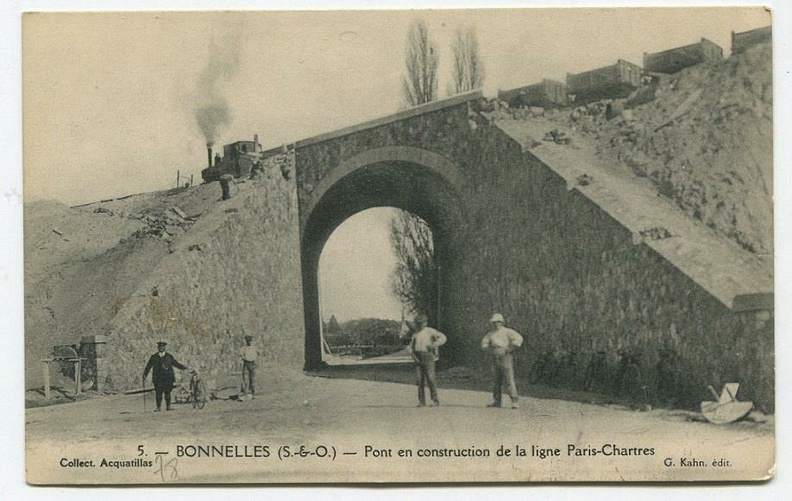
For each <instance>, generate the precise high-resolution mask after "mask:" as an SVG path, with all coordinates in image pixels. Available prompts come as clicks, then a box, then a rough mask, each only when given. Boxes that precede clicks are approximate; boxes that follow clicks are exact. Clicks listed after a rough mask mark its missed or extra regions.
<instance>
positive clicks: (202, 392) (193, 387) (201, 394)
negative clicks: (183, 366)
mask: <svg viewBox="0 0 792 501" xmlns="http://www.w3.org/2000/svg"><path fill="white" fill-rule="evenodd" d="M207 398H208V393H207V391H206V385H205V384H204V382H203V379H201V377H200V376H199V375H198V372H196V371H195V370H194V369H191V370H190V401H191V402H192V406H193V409H203V408H204V406H205V405H206V400H207Z"/></svg>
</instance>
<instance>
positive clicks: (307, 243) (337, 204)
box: [301, 146, 464, 369]
mask: <svg viewBox="0 0 792 501" xmlns="http://www.w3.org/2000/svg"><path fill="white" fill-rule="evenodd" d="M460 182H461V173H460V170H459V168H458V167H457V166H456V165H455V164H454V163H453V162H451V161H449V160H448V159H447V158H445V157H443V156H441V155H438V154H437V153H434V152H431V151H428V150H424V149H420V148H414V147H408V146H394V147H384V148H377V149H373V150H368V151H365V152H363V153H360V154H359V155H356V156H354V157H351V158H349V159H347V160H345V161H343V162H341V163H340V164H339V165H338V166H336V167H334V168H333V169H332V170H331V171H330V172H328V173H327V175H325V176H324V178H323V179H322V180H320V182H319V183H318V184H317V185H316V186H315V187H314V189H313V190H312V191H311V194H310V195H311V196H310V200H305V202H304V204H303V207H304V210H303V214H304V216H303V217H302V218H301V219H302V221H303V224H302V225H301V229H302V231H301V257H302V277H303V307H304V309H305V366H306V369H312V368H316V367H318V366H320V365H321V340H320V328H321V326H320V324H321V316H320V311H319V290H318V289H319V285H318V272H319V269H318V268H319V257H320V255H321V252H322V249H323V248H324V245H325V243H326V242H327V239H328V238H329V237H330V235H331V234H332V233H333V231H334V230H335V229H336V228H337V227H338V226H339V225H340V224H341V223H343V222H344V221H345V220H346V219H348V218H349V217H350V216H352V215H354V214H356V213H358V212H360V211H363V210H366V209H369V208H373V207H395V208H398V209H402V210H407V211H410V212H412V213H414V214H416V215H418V216H419V217H421V218H422V219H424V220H425V221H426V222H427V223H428V224H429V225H430V226H431V227H432V232H433V235H434V237H435V243H436V254H437V259H438V263H439V265H440V267H441V270H442V269H443V268H444V267H447V266H453V265H454V260H453V259H452V258H451V256H452V255H453V254H454V253H455V251H454V249H455V248H456V247H457V242H458V241H459V236H458V233H459V228H461V227H462V220H463V219H464V209H463V206H462V203H461V198H460V196H459V186H460ZM442 276H443V275H442V273H441V278H440V282H441V283H440V285H439V289H440V290H439V293H440V294H441V299H440V300H439V301H438V303H440V304H439V311H438V312H436V314H435V318H434V321H435V322H436V323H437V322H439V321H440V320H441V318H440V317H441V315H440V312H441V311H442V310H443V304H442V290H443V287H444V285H443V283H442ZM430 316H431V314H430Z"/></svg>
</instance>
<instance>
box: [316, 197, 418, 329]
mask: <svg viewBox="0 0 792 501" xmlns="http://www.w3.org/2000/svg"><path fill="white" fill-rule="evenodd" d="M397 212H398V209H394V208H391V207H376V208H374V209H368V210H364V211H362V212H358V213H357V214H355V215H354V216H352V217H350V218H349V219H347V220H346V221H344V222H343V223H342V224H341V226H339V227H338V228H337V229H336V230H335V231H334V232H333V234H332V235H330V239H329V240H328V241H327V243H326V244H325V248H324V250H323V251H322V256H321V257H320V259H319V307H320V309H321V314H322V318H323V319H324V320H325V321H327V320H330V316H331V315H335V317H336V320H338V321H339V322H346V321H347V320H353V319H356V318H365V317H371V318H389V319H393V320H400V319H401V314H402V308H401V303H400V302H399V301H398V300H396V298H395V297H394V296H393V295H392V294H391V293H390V272H391V270H393V268H394V267H395V265H396V255H395V254H394V253H393V251H392V250H391V244H390V230H389V222H390V220H391V219H392V218H393V216H394V215H395V214H396V213H397ZM408 316H409V315H408Z"/></svg>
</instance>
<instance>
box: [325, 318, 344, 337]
mask: <svg viewBox="0 0 792 501" xmlns="http://www.w3.org/2000/svg"><path fill="white" fill-rule="evenodd" d="M340 330H341V327H340V326H339V325H338V320H337V319H336V317H335V315H330V320H328V321H327V327H326V328H325V331H326V332H327V333H328V334H336V333H337V332H338V331H340Z"/></svg>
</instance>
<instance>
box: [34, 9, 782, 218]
mask: <svg viewBox="0 0 792 501" xmlns="http://www.w3.org/2000/svg"><path fill="white" fill-rule="evenodd" d="M418 17H420V18H423V19H425V20H426V21H427V22H428V25H429V29H430V32H431V34H432V37H433V38H434V40H435V42H436V44H437V47H438V49H439V55H440V70H439V73H440V75H441V78H440V82H439V88H440V89H441V92H442V93H444V92H445V90H446V88H447V84H448V82H447V75H449V74H450V67H449V62H450V59H451V58H450V54H449V52H450V44H451V39H452V36H453V34H454V31H455V30H456V29H457V28H460V27H474V28H475V29H476V33H477V36H478V39H479V43H480V48H481V53H482V58H483V61H484V64H485V72H486V78H485V87H484V91H485V94H487V95H495V94H496V93H497V90H498V89H509V88H514V87H518V86H521V85H527V84H530V83H534V82H536V81H539V80H541V79H542V78H554V79H558V80H563V79H564V78H565V75H566V73H567V72H571V73H575V72H579V71H583V70H587V69H592V68H596V67H599V66H604V65H608V64H612V63H613V62H614V61H615V60H616V59H618V58H622V59H627V60H628V61H632V62H635V63H638V64H641V63H642V56H643V52H654V51H658V50H663V49H666V48H670V47H675V46H679V45H685V44H689V43H694V42H697V41H698V40H699V39H700V38H701V37H706V38H709V39H710V40H712V41H714V42H715V43H718V44H719V45H721V46H722V47H723V48H724V50H725V52H726V53H728V50H729V39H730V31H732V30H734V31H743V30H746V29H751V28H755V27H758V26H763V25H767V24H769V16H768V15H767V14H766V13H765V12H764V11H763V9H761V8H753V9H698V10H695V11H693V10H687V9H667V10H661V11H659V10H655V11H636V10H618V11H613V10H606V9H595V10H589V9H567V10H554V9H542V10H527V9H524V10H506V9H501V10H487V11H453V10H450V11H429V12H422V13H417V12H411V11H396V12H382V11H368V12H361V11H353V12H349V11H347V12H332V11H327V12H225V13H222V12H214V13H205V12H204V13H200V12H192V13H186V12H148V13H140V12H138V13H130V12H115V13H107V12H106V13H31V14H27V15H25V17H24V19H23V54H24V57H23V68H22V69H23V93H24V94H23V120H24V169H25V176H24V180H25V186H24V198H25V200H26V201H30V200H38V199H51V198H54V199H58V200H61V201H63V202H64V203H67V204H70V205H73V204H78V203H85V202H91V201H96V200H99V199H103V198H110V197H114V196H122V195H127V194H130V193H138V192H145V191H152V190H157V189H165V188H169V187H172V186H173V185H175V182H176V174H177V171H180V173H181V175H182V176H183V178H186V177H188V176H189V175H190V174H193V175H194V176H195V177H196V178H200V177H199V175H200V170H201V169H202V168H203V167H204V164H205V159H206V150H205V143H206V138H205V135H204V134H203V133H202V131H201V128H200V127H199V125H198V123H197V120H196V118H195V115H196V110H197V109H199V108H201V107H204V106H205V104H206V102H207V99H212V98H218V97H219V98H220V99H221V100H224V101H225V103H227V105H228V108H229V116H228V120H227V123H226V124H225V126H224V127H220V128H219V130H217V131H216V141H217V143H218V144H219V145H222V144H226V143H230V142H234V141H237V140H240V139H252V137H253V135H254V134H258V135H259V137H260V140H261V142H262V143H263V145H264V147H265V148H267V147H274V146H278V145H280V144H282V143H285V142H293V141H296V140H299V139H304V138H307V137H311V136H314V135H317V134H320V133H323V132H327V131H331V130H335V129H338V128H341V127H344V126H347V125H353V124H356V123H360V122H363V121H366V120H370V119H373V118H377V117H380V116H385V115H388V114H391V113H393V112H395V111H397V110H398V109H399V107H400V106H401V87H400V86H401V81H400V79H401V76H402V73H403V67H404V62H403V60H404V38H405V33H406V31H407V26H408V24H409V23H410V21H412V20H413V19H415V18H418ZM207 82H208V84H207Z"/></svg>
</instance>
